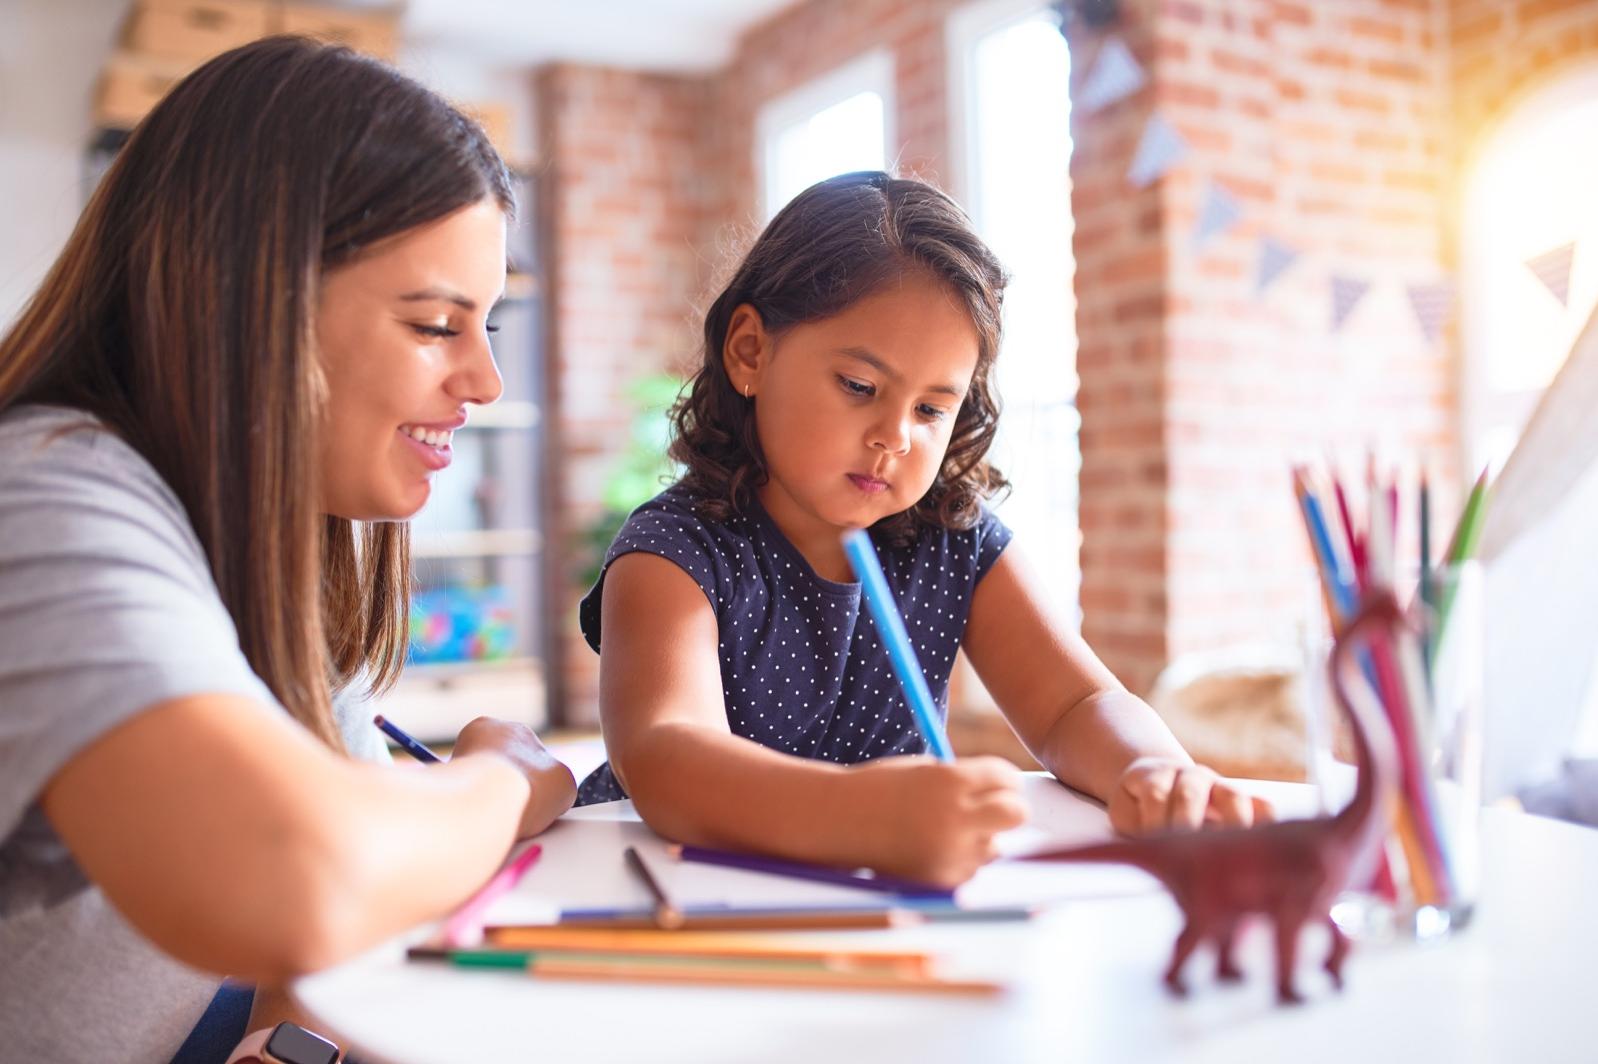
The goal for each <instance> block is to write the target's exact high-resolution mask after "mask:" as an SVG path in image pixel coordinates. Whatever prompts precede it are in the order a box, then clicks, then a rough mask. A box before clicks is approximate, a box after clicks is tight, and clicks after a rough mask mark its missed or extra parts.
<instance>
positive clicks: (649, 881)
mask: <svg viewBox="0 0 1598 1064" xmlns="http://www.w3.org/2000/svg"><path fill="white" fill-rule="evenodd" d="M622 856H623V858H624V859H625V860H626V862H627V867H628V868H630V869H632V870H633V872H634V874H636V875H637V876H638V878H639V879H640V880H642V881H643V884H644V887H645V889H647V890H648V891H649V894H650V896H651V897H652V898H654V899H655V923H656V924H658V925H659V926H660V927H663V928H665V929H666V930H668V931H669V930H672V929H673V928H678V927H681V926H682V920H683V916H682V910H681V909H679V908H677V906H675V905H673V904H672V901H671V898H670V897H669V896H668V895H667V894H666V888H665V887H663V886H661V885H660V881H659V880H658V879H656V878H655V874H654V873H653V872H651V871H650V870H649V866H648V865H646V864H645V863H644V858H643V855H642V854H640V853H639V852H638V848H637V847H636V846H629V847H627V849H626V850H625V851H623V854H622Z"/></svg>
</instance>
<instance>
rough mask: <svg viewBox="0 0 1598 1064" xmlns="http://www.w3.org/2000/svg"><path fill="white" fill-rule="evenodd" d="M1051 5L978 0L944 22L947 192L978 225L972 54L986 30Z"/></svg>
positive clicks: (1041, 1) (1045, 1)
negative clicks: (947, 120)
mask: <svg viewBox="0 0 1598 1064" xmlns="http://www.w3.org/2000/svg"><path fill="white" fill-rule="evenodd" d="M1052 6H1053V5H1052V4H1050V3H1048V0H977V2H976V3H971V4H966V5H965V6H963V7H959V8H956V9H955V10H954V11H953V12H952V13H951V14H950V15H949V17H948V19H947V20H946V21H945V22H944V25H943V43H944V55H945V56H947V63H948V66H947V75H948V85H949V147H950V149H951V150H950V153H949V155H950V158H949V160H948V168H949V184H948V190H949V193H950V194H951V195H952V196H954V198H955V199H956V200H958V201H959V202H960V203H962V204H964V205H966V207H967V209H968V210H969V211H971V212H972V220H973V221H974V222H976V223H977V228H978V229H981V227H982V222H983V219H981V218H978V217H976V213H975V212H976V210H977V209H978V207H977V205H978V204H979V203H981V202H982V200H981V197H980V196H979V195H978V193H979V192H980V191H981V189H979V188H978V187H977V184H978V180H977V176H976V173H975V171H974V169H973V167H972V166H971V162H970V161H971V159H972V158H973V157H974V156H975V155H976V152H977V151H978V148H979V145H978V144H977V135H976V123H975V122H973V121H972V118H971V115H972V112H973V111H974V110H975V109H976V107H975V104H976V101H975V100H974V99H973V93H974V91H975V90H974V86H973V82H974V81H975V79H974V78H973V77H972V73H971V53H972V50H973V48H974V47H975V45H976V43H977V42H978V41H980V40H981V39H982V38H983V37H986V36H987V35H988V34H990V33H993V32H995V31H997V30H1002V29H1005V28H1007V27H1009V26H1013V25H1015V24H1016V23H1017V22H1024V21H1026V20H1027V19H1029V18H1032V17H1033V16H1035V15H1039V14H1042V13H1043V12H1045V11H1047V10H1049V8H1051V7H1052Z"/></svg>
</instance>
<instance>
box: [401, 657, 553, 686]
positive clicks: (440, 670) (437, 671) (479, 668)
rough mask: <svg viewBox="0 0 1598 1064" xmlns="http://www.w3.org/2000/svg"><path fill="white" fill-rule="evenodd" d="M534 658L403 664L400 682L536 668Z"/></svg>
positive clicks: (446, 678)
mask: <svg viewBox="0 0 1598 1064" xmlns="http://www.w3.org/2000/svg"><path fill="white" fill-rule="evenodd" d="M536 668H538V661H537V659H535V658H492V659H490V660H487V661H430V662H422V663H413V664H410V665H407V666H405V674H404V676H403V677H402V678H401V682H402V683H403V682H410V681H413V680H415V681H424V680H425V681H428V682H445V681H449V680H453V679H457V678H459V677H462V676H480V675H482V674H484V673H490V672H515V671H516V670H518V669H522V670H526V669H536Z"/></svg>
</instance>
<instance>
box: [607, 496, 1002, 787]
mask: <svg viewBox="0 0 1598 1064" xmlns="http://www.w3.org/2000/svg"><path fill="white" fill-rule="evenodd" d="M1009 542H1010V530H1009V529H1008V528H1006V527H1005V526H1004V524H1003V523H1002V522H1000V521H999V519H998V518H996V517H994V516H993V515H992V514H991V513H989V512H988V511H987V510H985V509H984V510H983V511H982V517H981V519H980V520H979V521H978V522H977V524H976V525H975V526H974V527H973V528H970V529H967V530H964V531H956V530H951V529H942V528H928V529H923V530H922V532H921V535H920V536H919V538H918V539H917V540H916V542H915V543H913V544H911V545H910V546H908V547H900V548H884V547H882V546H881V544H880V543H879V544H878V556H879V557H880V558H881V559H882V568H883V573H884V575H885V576H886V577H887V580H888V586H889V588H890V589H891V590H892V591H893V596H894V600H895V601H896V602H897V603H898V606H899V611H900V613H902V614H903V615H904V619H905V627H906V629H907V630H908V631H909V633H910V640H911V643H912V644H913V645H914V647H915V652H916V656H917V657H918V658H919V659H920V661H921V667H922V669H923V670H924V671H925V672H926V675H927V686H928V687H930V688H931V690H932V696H933V698H934V700H935V701H936V702H937V704H938V709H939V712H940V713H943V712H947V707H948V691H949V672H950V670H951V669H952V668H953V666H954V655H955V651H956V650H957V649H958V648H959V646H960V639H961V637H962V636H963V634H964V632H965V623H966V615H967V612H968V611H969V609H970V604H971V591H972V589H973V588H975V587H976V583H977V581H978V580H980V579H981V578H982V575H983V574H984V573H986V572H987V571H988V569H989V568H991V567H992V565H993V563H994V562H995V561H996V560H997V559H998V557H999V554H1000V552H1001V551H1003V550H1004V547H1005V545H1006V544H1007V543H1009ZM634 551H644V552H646V553H649V554H655V555H659V556H660V557H662V558H665V559H667V560H669V561H671V562H674V563H675V564H677V565H678V566H680V567H681V568H682V569H683V571H684V572H686V573H687V574H688V575H689V576H691V577H693V578H694V580H695V582H697V583H698V584H699V587H700V589H701V590H703V591H704V593H705V597H706V598H707V599H709V600H710V606H711V608H712V609H713V610H715V612H716V621H717V626H718V628H719V631H720V641H719V642H720V646H719V648H718V653H719V654H720V656H721V684H722V696H723V700H724V703H725V706H726V711H727V722H728V724H729V725H730V726H731V728H732V730H733V732H734V734H737V735H741V736H743V737H744V738H747V739H752V740H754V741H755V742H758V743H760V744H761V745H763V746H767V747H770V748H771V749H773V750H781V751H783V752H785V753H790V754H796V755H798V756H800V757H811V758H816V759H819V760H827V761H835V762H840V763H844V764H848V763H852V762H856V761H865V760H868V759H870V758H874V757H884V756H887V755H890V754H902V753H917V752H920V751H921V750H923V749H924V741H923V740H922V738H921V735H920V733H919V732H918V731H917V729H916V726H915V721H914V718H912V717H911V715H910V710H909V708H908V707H907V706H906V705H905V703H904V697H903V695H901V694H900V692H899V687H898V684H897V683H896V682H895V681H894V678H893V670H892V666H891V665H890V664H889V661H888V655H887V651H886V650H885V649H884V648H883V646H882V644H881V642H880V641H879V640H878V638H877V630H876V625H875V623H874V622H873V621H872V619H871V614H870V611H869V610H862V609H861V608H860V607H861V601H860V585H859V584H857V583H850V584H839V583H835V582H833V581H831V580H826V579H823V578H822V577H820V576H817V575H816V573H815V571H814V570H813V569H811V567H810V564H809V563H808V562H806V561H805V559H804V557H803V555H801V554H800V553H799V550H798V548H796V547H795V546H794V545H793V544H792V543H790V542H789V540H788V538H787V537H786V536H785V535H783V534H782V531H781V530H780V529H778V528H777V526H776V524H775V523H773V522H772V520H771V518H770V517H769V516H768V515H767V514H766V512H765V510H764V509H763V508H761V507H760V505H759V504H758V503H755V504H754V505H753V507H752V508H751V509H750V510H749V511H748V512H746V513H744V514H742V515H740V516H736V517H733V518H732V519H730V520H728V521H726V522H715V521H707V520H705V519H703V518H701V517H700V516H699V515H698V514H697V513H695V511H694V504H693V498H692V496H690V495H689V494H688V493H687V492H686V491H684V490H683V489H682V488H681V487H676V486H674V487H671V488H668V489H667V490H666V491H664V492H662V493H661V494H660V495H658V496H656V497H655V498H654V499H652V500H650V501H649V502H647V503H645V504H644V505H643V506H641V507H639V508H638V509H637V510H636V511H634V512H633V514H632V516H630V517H629V518H628V519H627V522H626V524H624V525H623V526H622V529H621V531H620V532H618V533H617V535H616V539H615V541H614V542H613V543H612V544H611V546H610V550H609V551H608V552H607V554H606V556H605V569H606V571H608V570H609V567H610V564H611V563H612V562H614V561H615V560H616V559H617V558H619V557H621V556H622V555H624V554H630V553H632V552H634ZM604 580H605V576H604V572H601V574H600V577H599V582H598V583H596V584H595V585H594V587H593V589H592V590H590V591H589V592H588V594H587V596H585V597H584V599H583V601H582V605H581V607H580V608H579V611H578V616H579V619H580V621H581V624H582V630H583V635H584V636H585V637H586V638H587V640H588V643H589V645H590V646H592V647H593V648H594V649H595V650H599V649H600V646H599V611H600V592H601V589H602V588H603V585H604ZM625 797H626V793H625V792H624V791H623V790H622V789H621V785H620V784H619V783H617V782H616V778H615V776H614V775H613V774H612V773H611V771H610V766H609V765H608V764H607V765H602V766H600V767H599V768H598V769H596V770H595V771H594V772H593V774H592V775H590V776H589V777H588V778H587V779H586V780H584V781H583V784H582V786H581V787H580V788H579V789H578V794H577V802H578V804H579V805H587V804H590V803H593V802H606V801H613V800H615V799H617V798H625Z"/></svg>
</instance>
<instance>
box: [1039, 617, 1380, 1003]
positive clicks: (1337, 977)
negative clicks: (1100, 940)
mask: <svg viewBox="0 0 1598 1064" xmlns="http://www.w3.org/2000/svg"><path fill="white" fill-rule="evenodd" d="M1404 624H1405V618H1404V614H1403V611H1402V609H1401V608H1400V606H1399V605H1398V602H1397V600H1396V599H1394V597H1393V596H1392V594H1391V593H1390V592H1386V591H1382V592H1379V593H1376V594H1373V595H1372V596H1370V597H1369V598H1368V599H1367V600H1366V601H1365V603H1364V605H1363V607H1362V608H1361V610H1360V612H1359V614H1358V615H1357V617H1356V618H1355V619H1354V621H1353V622H1352V623H1351V624H1349V625H1348V626H1347V627H1346V628H1345V630H1344V632H1343V634H1342V636H1341V637H1340V638H1339V639H1338V640H1337V643H1336V645H1335V647H1334V648H1333V650H1332V657H1331V670H1330V671H1331V679H1332V689H1333V691H1334V692H1335V693H1336V696H1337V701H1338V702H1339V703H1340V704H1341V705H1342V707H1343V709H1344V711H1345V712H1347V713H1348V716H1349V720H1350V721H1351V723H1352V732H1353V737H1354V748H1355V753H1356V761H1357V765H1358V773H1359V775H1358V783H1357V784H1356V786H1355V789H1354V797H1353V799H1352V800H1351V801H1350V802H1349V803H1348V805H1347V806H1346V807H1345V808H1344V809H1342V810H1341V811H1340V812H1338V813H1337V814H1335V815H1334V816H1329V817H1319V818H1316V819H1312V820H1288V821H1281V822H1279V823H1273V824H1266V825H1262V826H1259V827H1252V828H1237V829H1230V830H1218V831H1197V832H1180V833H1171V834H1166V835H1151V836H1147V837H1144V838H1136V839H1117V840H1114V841H1112V842H1105V843H1100V844H1096V845H1091V846H1082V847H1076V848H1072V849H1068V850H1057V851H1052V852H1049V853H1039V854H1033V855H1031V859H1033V860H1047V861H1095V862H1097V861H1106V862H1115V863H1119V864H1129V865H1134V866H1136V867H1138V868H1141V869H1143V870H1144V871H1145V872H1148V873H1149V874H1150V875H1152V876H1154V877H1155V878H1156V879H1158V880H1159V881H1160V882H1161V883H1162V884H1163V885H1164V886H1165V888H1166V889H1167V890H1169V891H1170V892H1171V896H1172V897H1173V898H1174V899H1175V900H1176V903H1177V905H1179V906H1180V907H1181V909H1182V913H1183V915H1184V916H1185V917H1186V920H1187V923H1186V926H1184V927H1183V928H1182V932H1181V934H1180V935H1179V936H1177V939H1176V947H1175V949H1174V950H1173V952H1172V955H1171V963H1170V966H1169V967H1168V968H1167V969H1166V972H1165V982H1166V984H1167V985H1168V986H1169V987H1170V988H1171V989H1172V990H1173V991H1175V992H1176V993H1178V994H1183V993H1186V987H1185V985H1184V983H1183V982H1182V966H1183V964H1184V963H1185V962H1186V961H1187V959H1188V957H1189V956H1190V955H1191V954H1192V953H1193V950H1194V949H1195V948H1196V947H1197V946H1198V945H1199V944H1200V943H1201V942H1204V941H1205V940H1209V941H1211V942H1213V943H1214V944H1215V950H1216V958H1217V969H1216V970H1217V974H1218V976H1219V977H1220V978H1221V979H1224V980H1229V981H1230V980H1236V979H1240V978H1241V977H1242V972H1241V971H1240V970H1239V969H1238V967H1237V965H1236V963H1235V962H1234V960H1233V957H1232V945H1233V940H1234V938H1235V936H1236V933H1237V929H1238V925H1239V923H1241V921H1242V920H1243V919H1244V918H1245V917H1247V916H1251V915H1259V916H1263V917H1264V918H1265V919H1267V920H1269V921H1271V922H1273V923H1274V924H1275V928H1276V989H1277V995H1278V997H1279V999H1280V1000H1281V1001H1282V1002H1284V1003H1296V1002H1298V1001H1301V1000H1302V998H1301V997H1300V995H1299V993H1298V991H1297V990H1296V989H1295V988H1294V984H1293V967H1294V962H1295V960H1296V958H1297V955H1298V938H1299V932H1300V931H1301V930H1302V929H1303V927H1304V925H1305V924H1307V923H1310V922H1324V923H1325V925H1326V926H1327V927H1328V928H1329V929H1330V931H1331V935H1332V945H1331V950H1330V952H1329V953H1328V954H1327V957H1326V964H1325V967H1326V971H1327V972H1328V973H1330V975H1331V977H1332V982H1333V983H1334V984H1335V985H1336V986H1337V987H1338V988H1339V989H1341V988H1342V985H1343V971H1342V969H1343V958H1344V957H1345V956H1347V954H1348V940H1347V938H1345V937H1344V935H1343V933H1342V931H1341V930H1340V929H1339V928H1338V926H1337V924H1336V923H1335V922H1334V921H1333V920H1332V919H1331V915H1330V912H1331V906H1332V902H1333V901H1334V900H1335V899H1336V897H1337V895H1338V894H1339V893H1340V892H1341V891H1342V890H1343V889H1344V888H1345V887H1346V886H1347V885H1348V883H1349V880H1350V877H1351V876H1352V875H1353V874H1355V873H1356V872H1358V871H1362V870H1367V869H1369V868H1370V867H1371V859H1372V858H1373V857H1374V851H1375V850H1376V848H1377V847H1379V846H1380V844H1381V840H1382V838H1383V836H1384V835H1385V834H1386V831H1387V828H1388V824H1389V814H1388V809H1389V808H1390V803H1391V801H1392V796H1393V794H1394V792H1395V789H1396V787H1397V778H1398V777H1397V774H1398V766H1397V759H1396V756H1395V754H1394V752H1393V733H1392V729H1391V728H1390V727H1389V725H1388V723H1387V720H1386V718H1385V717H1384V716H1383V715H1382V713H1381V711H1380V710H1379V709H1377V708H1376V707H1374V706H1372V705H1371V703H1370V700H1369V698H1368V697H1367V696H1366V695H1365V691H1366V690H1367V688H1365V687H1364V686H1363V683H1362V682H1358V681H1357V682H1355V683H1354V684H1353V685H1352V686H1351V685H1350V684H1349V683H1348V682H1347V680H1348V677H1349V676H1350V675H1351V674H1354V675H1357V670H1358V666H1357V664H1356V663H1355V659H1354V657H1353V655H1354V650H1355V648H1356V646H1357V645H1358V644H1359V642H1360V641H1361V640H1363V639H1364V638H1365V637H1366V636H1367V635H1368V634H1369V633H1370V631H1371V630H1372V629H1377V628H1382V627H1385V628H1387V629H1388V630H1389V631H1390V632H1394V633H1395V634H1396V630H1397V629H1398V628H1399V627H1401V626H1403V625H1404ZM1354 690H1357V691H1358V697H1352V694H1353V691H1354Z"/></svg>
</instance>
